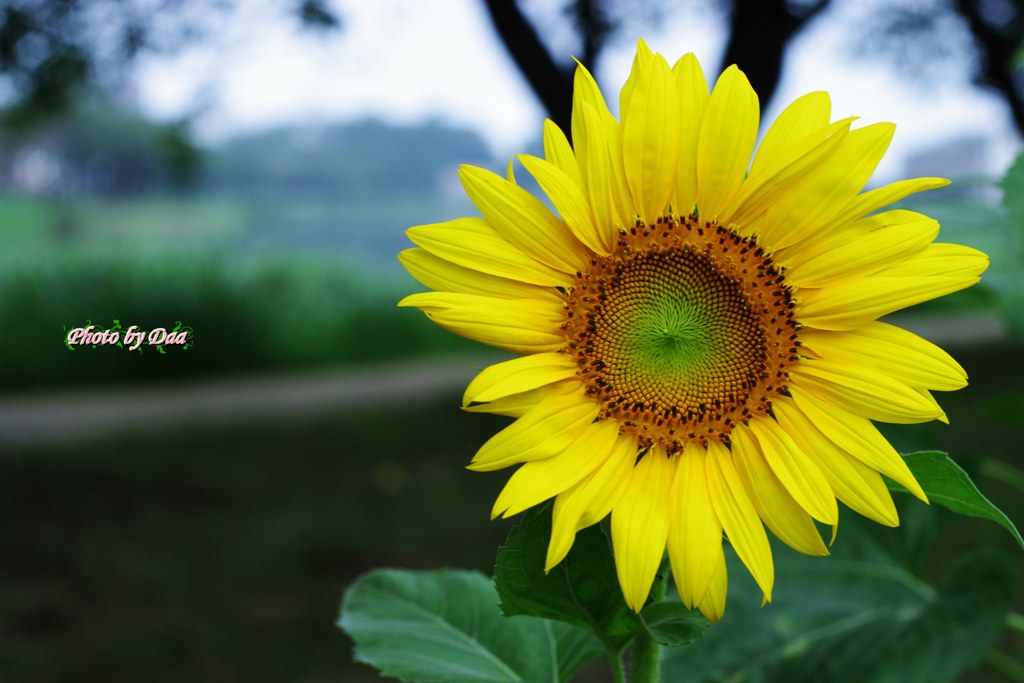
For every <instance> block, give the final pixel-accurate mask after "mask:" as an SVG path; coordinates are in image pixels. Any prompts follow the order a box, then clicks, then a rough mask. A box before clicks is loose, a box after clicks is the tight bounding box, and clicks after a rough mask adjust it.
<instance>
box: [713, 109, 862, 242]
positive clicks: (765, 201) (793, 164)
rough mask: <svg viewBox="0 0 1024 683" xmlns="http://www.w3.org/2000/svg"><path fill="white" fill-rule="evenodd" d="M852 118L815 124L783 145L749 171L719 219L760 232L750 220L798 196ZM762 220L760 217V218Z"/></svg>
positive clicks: (742, 229)
mask: <svg viewBox="0 0 1024 683" xmlns="http://www.w3.org/2000/svg"><path fill="white" fill-rule="evenodd" d="M852 121H853V119H852V118H849V119H844V120H842V121H836V122H835V123H833V124H831V125H829V126H826V127H824V128H819V129H818V130H815V131H813V132H812V133H810V134H809V135H807V136H805V137H804V138H802V139H801V140H798V141H797V142H795V143H793V144H790V145H789V146H788V147H787V148H786V150H785V151H786V155H785V156H782V155H780V154H776V155H774V156H773V157H772V159H771V162H770V163H767V162H766V163H765V164H764V165H763V166H761V167H759V168H758V169H757V171H751V172H750V175H749V176H748V177H747V179H746V180H745V181H744V182H743V184H742V185H740V188H739V190H738V191H737V192H736V193H735V194H734V195H733V196H732V198H731V199H730V200H729V203H728V205H727V206H726V207H725V208H724V209H723V210H722V212H721V214H720V216H719V220H720V221H721V222H723V223H735V224H736V226H737V229H738V230H739V231H740V232H741V233H742V234H743V235H760V233H761V230H760V226H758V228H757V229H756V230H755V229H753V226H752V225H751V223H753V222H754V221H755V220H756V219H757V218H759V217H763V216H764V215H765V214H766V212H768V210H769V209H774V208H775V207H777V206H779V205H785V204H786V202H789V203H790V204H792V203H793V201H794V197H799V195H800V192H801V191H802V190H803V187H804V183H805V182H806V181H807V178H808V177H810V176H811V175H813V174H814V173H815V172H818V171H819V169H820V166H821V164H822V162H823V160H825V159H828V158H829V157H831V156H832V155H833V154H834V153H835V151H836V150H837V149H838V148H839V147H840V146H841V145H842V144H843V142H844V140H845V139H846V136H847V135H848V134H849V132H850V123H851V122H852ZM762 222H763V221H762Z"/></svg>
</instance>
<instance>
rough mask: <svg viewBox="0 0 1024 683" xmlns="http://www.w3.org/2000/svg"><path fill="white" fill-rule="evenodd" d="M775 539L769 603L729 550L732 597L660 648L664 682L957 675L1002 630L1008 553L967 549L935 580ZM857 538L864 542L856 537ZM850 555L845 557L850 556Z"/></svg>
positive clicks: (900, 679)
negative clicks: (700, 629)
mask: <svg viewBox="0 0 1024 683" xmlns="http://www.w3.org/2000/svg"><path fill="white" fill-rule="evenodd" d="M854 526H855V524H854V523H853V520H852V519H851V520H849V521H844V523H843V529H844V531H841V532H840V539H839V541H837V543H836V547H834V548H833V550H834V551H835V552H836V555H833V556H831V557H824V558H817V557H815V558H811V557H806V556H803V555H798V554H797V553H794V552H793V551H792V550H790V549H788V548H782V547H779V545H777V546H776V547H777V548H778V552H777V553H776V554H775V558H776V580H775V590H774V592H773V593H774V595H773V601H772V604H770V605H767V606H765V607H763V608H762V607H759V605H760V602H761V601H760V593H759V592H758V590H757V587H756V586H755V585H754V584H753V582H752V581H750V580H749V577H747V576H745V574H746V571H745V568H744V567H743V565H742V564H741V563H740V562H739V561H738V559H737V558H736V557H735V554H734V553H732V552H731V550H730V551H729V552H728V555H729V606H728V609H727V610H726V613H725V617H724V618H723V619H722V621H720V622H719V623H717V624H715V625H712V626H710V627H709V628H708V629H707V632H706V633H705V635H704V637H703V638H701V639H700V640H699V641H697V642H695V643H693V644H691V645H689V646H687V647H684V648H672V649H668V650H665V655H664V657H663V659H662V674H663V680H666V681H675V680H680V681H687V683H721V682H722V681H743V683H845V682H847V681H850V680H856V681H858V683H952V682H953V681H955V680H957V679H958V677H959V676H960V675H961V673H962V672H963V671H964V670H966V669H968V668H970V667H971V666H974V665H975V664H977V663H978V662H979V661H980V660H981V658H982V657H983V656H984V654H985V652H986V651H988V649H989V648H990V647H991V646H992V644H993V642H994V641H995V640H996V639H997V638H998V636H999V633H1000V631H1001V629H1002V624H1003V620H1004V618H1005V614H1006V611H1007V609H1008V607H1009V604H1010V599H1011V594H1012V587H1013V577H1012V575H1011V572H1010V571H1009V569H1008V563H1007V562H1006V558H1005V557H1004V556H1003V555H1002V554H998V553H997V554H993V553H992V552H988V551H985V552H980V553H975V554H972V555H970V556H968V557H966V558H964V560H963V561H962V562H961V563H960V564H959V565H958V566H957V567H955V568H954V569H953V570H952V571H951V572H950V574H949V576H948V578H947V580H946V581H945V582H944V584H943V586H942V587H941V588H940V589H935V588H932V587H931V586H929V585H928V584H926V583H924V582H923V581H921V580H920V579H918V578H917V577H915V576H913V575H912V574H911V573H910V572H908V571H907V570H905V569H903V568H901V567H898V566H895V565H892V564H883V563H880V562H879V559H878V558H877V557H875V558H873V559H872V560H870V561H864V560H859V559H850V557H851V553H850V552H849V551H848V549H846V548H843V541H844V538H843V536H844V535H845V536H847V539H846V540H849V538H848V537H849V535H850V533H851V530H853V527H854ZM849 545H851V547H854V548H855V547H856V546H857V543H853V544H849ZM844 555H845V556H846V557H844Z"/></svg>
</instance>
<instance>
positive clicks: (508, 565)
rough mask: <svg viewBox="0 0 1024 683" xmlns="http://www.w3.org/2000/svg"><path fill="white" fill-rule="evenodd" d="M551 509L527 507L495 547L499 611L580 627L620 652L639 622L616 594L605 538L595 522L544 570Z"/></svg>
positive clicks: (640, 626)
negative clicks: (560, 557) (557, 561)
mask: <svg viewBox="0 0 1024 683" xmlns="http://www.w3.org/2000/svg"><path fill="white" fill-rule="evenodd" d="M551 508H552V505H551V504H550V503H546V504H544V505H540V506H538V507H536V508H533V509H531V510H529V511H528V512H527V513H526V515H525V516H524V517H523V521H522V522H520V523H519V524H518V525H516V526H515V527H513V528H512V531H511V532H509V535H508V539H507V540H506V542H505V545H504V546H502V547H501V549H500V550H499V551H498V561H497V563H496V565H495V567H494V584H495V587H496V588H497V590H498V595H500V596H501V609H502V610H503V611H504V612H505V614H510V615H511V614H530V615H533V616H538V617H544V618H547V619H557V620H559V621H565V622H568V623H570V624H575V625H576V626H581V627H583V628H585V629H587V630H589V631H590V632H591V633H593V634H594V635H595V636H597V637H598V639H599V640H600V641H601V642H602V643H603V644H604V645H605V647H606V649H608V650H609V651H611V652H620V651H621V650H622V649H623V648H624V647H625V646H626V645H627V644H628V643H629V641H630V640H632V639H633V637H634V636H636V635H637V634H638V633H641V632H643V628H644V626H643V623H642V622H641V621H640V618H639V617H638V616H637V615H636V614H635V613H634V612H633V611H632V610H631V609H629V607H628V606H627V605H626V601H625V600H624V599H623V597H622V590H621V588H619V580H618V576H617V574H616V573H615V560H614V558H613V556H612V549H611V544H610V543H609V541H608V537H607V536H606V535H605V533H604V531H602V530H601V527H600V526H599V525H594V526H591V527H588V528H586V529H583V530H582V531H580V532H579V533H578V534H576V541H575V542H574V543H573V546H572V550H570V551H569V554H568V555H567V556H566V558H565V559H564V560H562V562H561V563H560V564H559V565H558V566H556V567H555V568H553V569H552V570H551V572H550V573H549V574H545V573H544V562H545V558H546V555H547V547H548V539H549V538H550V537H551Z"/></svg>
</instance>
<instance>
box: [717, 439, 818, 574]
mask: <svg viewBox="0 0 1024 683" xmlns="http://www.w3.org/2000/svg"><path fill="white" fill-rule="evenodd" d="M731 439H732V452H733V460H734V461H735V462H736V471H737V473H738V474H739V475H740V479H741V480H742V481H743V484H744V485H745V486H746V488H747V491H748V492H749V494H750V500H751V502H752V503H754V507H755V508H756V509H757V514H758V515H759V516H760V517H761V519H762V520H764V523H765V524H766V525H767V526H768V528H769V529H771V530H772V533H773V534H775V535H776V536H778V537H779V539H780V540H782V541H783V542H784V543H785V544H786V545H788V546H789V547H791V548H793V549H795V550H798V551H800V552H802V553H805V554H807V555H819V556H820V555H828V548H826V547H825V544H824V543H823V542H822V540H821V536H820V535H819V534H818V528H817V527H816V526H815V525H814V520H813V519H811V516H810V515H809V514H807V512H806V511H805V510H804V509H803V508H802V507H800V505H799V504H798V503H797V502H796V500H794V499H793V496H792V494H791V493H790V492H789V491H788V490H787V489H786V487H785V486H783V484H782V482H780V481H779V478H778V477H777V476H776V475H775V473H774V472H772V469H771V467H769V465H768V462H767V461H766V460H765V459H764V454H763V450H762V448H761V447H760V446H759V445H758V444H757V441H756V440H755V439H754V435H753V433H752V432H751V431H750V430H749V429H746V428H744V427H742V425H741V426H740V427H737V428H736V429H734V430H733V432H732V434H731Z"/></svg>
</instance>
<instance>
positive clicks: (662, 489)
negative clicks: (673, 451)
mask: <svg viewBox="0 0 1024 683" xmlns="http://www.w3.org/2000/svg"><path fill="white" fill-rule="evenodd" d="M674 474H675V460H674V459H672V458H669V457H668V456H666V455H665V452H664V451H662V450H661V449H660V448H658V447H656V446H655V447H652V448H651V449H650V450H648V451H647V453H646V454H645V455H644V456H643V457H642V458H641V459H640V462H638V463H637V464H636V467H635V470H634V472H633V478H632V479H631V480H630V482H629V487H628V488H627V489H626V492H625V493H624V494H623V495H622V499H621V500H620V501H619V504H618V505H616V506H615V508H614V510H613V511H612V547H613V548H614V550H615V553H614V555H615V568H616V570H617V571H618V575H619V585H620V586H621V587H622V594H623V596H624V597H625V598H626V604H627V605H629V607H630V608H631V609H632V610H633V611H634V612H639V611H640V610H641V609H642V608H643V606H644V603H645V602H646V601H647V596H648V594H649V593H650V592H651V584H652V583H654V576H655V575H656V574H657V573H658V567H659V566H660V565H661V558H662V556H663V555H664V554H665V541H666V540H667V538H668V528H669V516H668V510H669V506H668V502H669V496H670V495H671V492H672V477H673V475H674Z"/></svg>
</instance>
